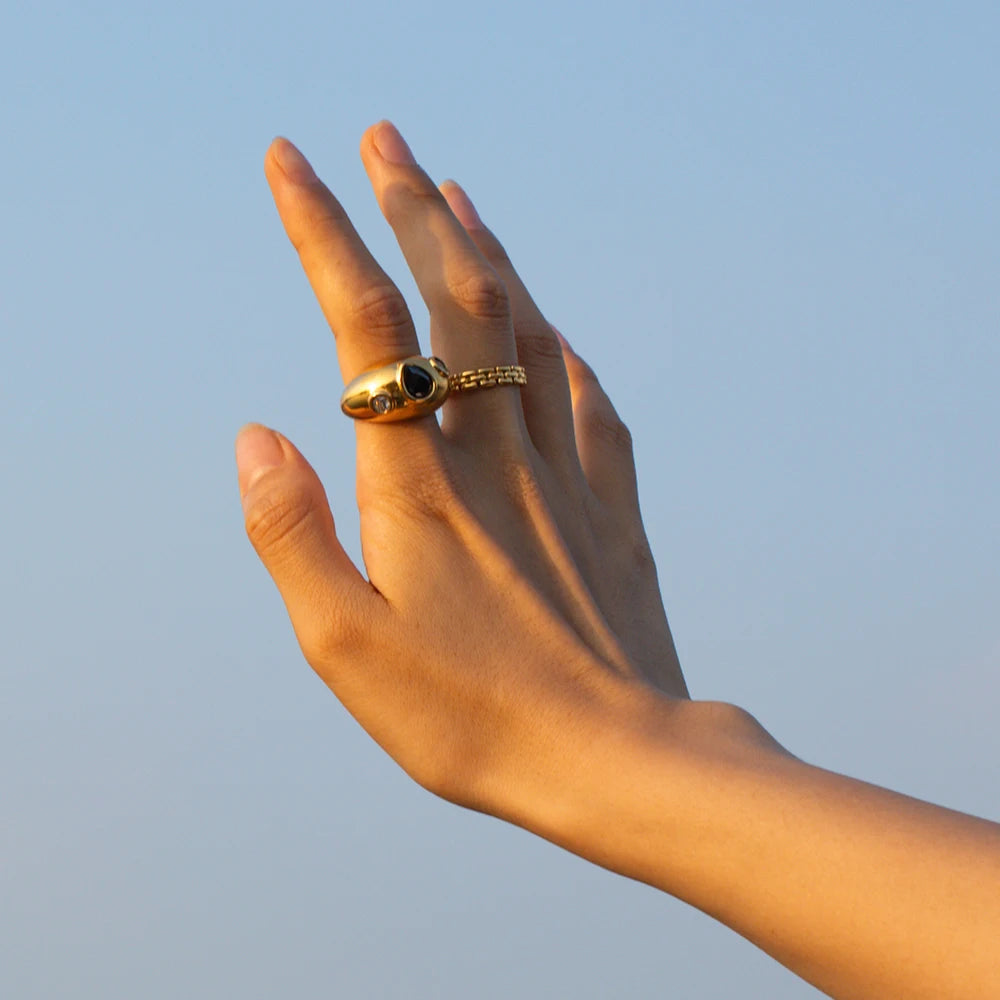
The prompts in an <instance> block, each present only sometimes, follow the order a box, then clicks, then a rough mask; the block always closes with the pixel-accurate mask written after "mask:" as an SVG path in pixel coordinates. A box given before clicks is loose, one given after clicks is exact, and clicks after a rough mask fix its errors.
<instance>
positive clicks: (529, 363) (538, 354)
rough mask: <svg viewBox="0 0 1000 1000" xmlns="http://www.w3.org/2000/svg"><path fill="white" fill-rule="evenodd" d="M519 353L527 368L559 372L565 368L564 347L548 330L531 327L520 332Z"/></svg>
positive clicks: (518, 340) (518, 333) (518, 336)
mask: <svg viewBox="0 0 1000 1000" xmlns="http://www.w3.org/2000/svg"><path fill="white" fill-rule="evenodd" d="M517 353H518V357H519V359H520V361H521V364H523V365H524V366H525V367H526V368H532V369H537V368H543V369H545V370H547V371H551V370H557V371H558V370H559V369H561V368H562V367H563V353H562V347H560V346H559V341H558V340H556V338H555V337H554V336H553V334H552V332H551V330H548V329H543V328H541V327H537V326H530V327H526V328H525V329H524V330H523V331H522V330H518V331H517Z"/></svg>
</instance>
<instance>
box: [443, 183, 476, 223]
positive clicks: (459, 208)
mask: <svg viewBox="0 0 1000 1000" xmlns="http://www.w3.org/2000/svg"><path fill="white" fill-rule="evenodd" d="M442 193H443V194H444V197H445V200H446V201H447V202H448V205H449V206H450V207H451V210H452V211H453V212H454V213H455V218H456V219H458V221H459V222H461V223H462V225H463V226H465V228H466V229H485V228H486V227H485V226H484V225H483V220H482V219H480V218H479V213H478V212H477V211H476V206H475V205H473V204H472V201H471V199H470V198H469V196H468V195H467V194H466V193H465V190H464V189H463V188H462V186H461V185H460V184H458V183H457V182H456V181H446V182H445V183H444V185H443V186H442Z"/></svg>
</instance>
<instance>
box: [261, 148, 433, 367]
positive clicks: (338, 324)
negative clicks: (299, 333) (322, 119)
mask: <svg viewBox="0 0 1000 1000" xmlns="http://www.w3.org/2000/svg"><path fill="white" fill-rule="evenodd" d="M264 172H265V174H266V175H267V181H268V184H270V186H271V194H272V195H273V196H274V203H275V205H276V206H277V209H278V214H279V215H280V216H281V221H282V223H283V224H284V226H285V232H286V233H287V234H288V238H289V239H290V240H291V242H292V245H293V246H294V247H295V249H296V250H297V251H298V254H299V259H300V260H301V262H302V268H303V270H304V271H305V272H306V277H307V278H308V279H309V283H310V284H311V285H312V289H313V292H314V293H315V295H316V298H317V300H318V301H319V304H320V308H321V309H322V310H323V315H324V316H325V317H326V320H327V322H328V323H329V324H330V327H331V329H332V330H333V333H334V336H335V338H336V340H337V357H338V359H339V361H340V371H341V374H342V375H343V378H344V381H345V382H349V381H350V380H351V379H353V378H354V377H355V376H356V375H358V374H360V373H361V372H363V371H365V370H366V369H368V368H373V367H375V366H376V365H381V364H385V363H387V362H389V361H395V360H396V359H398V358H404V357H408V356H409V355H413V354H419V353H420V346H419V344H418V342H417V334H416V330H415V329H414V326H413V319H412V318H411V316H410V311H409V309H408V308H407V306H406V302H405V300H404V299H403V296H402V295H401V294H400V292H399V289H397V288H396V286H395V285H394V284H393V283H392V281H391V279H390V278H389V276H388V275H387V274H386V273H385V271H383V270H382V268H381V267H380V266H379V264H378V262H377V261H376V260H375V258H374V257H372V255H371V253H370V252H369V250H368V248H367V247H366V246H365V245H364V243H363V242H362V240H361V237H360V236H358V233H357V231H356V230H355V228H354V226H353V225H352V224H351V220H350V219H349V218H348V217H347V213H346V212H345V211H344V209H343V208H342V206H341V204H340V202H338V201H337V199H336V198H335V197H334V196H333V194H331V192H330V190H329V188H327V186H326V185H325V184H324V183H323V182H322V181H321V180H320V179H319V177H317V176H316V173H315V171H314V170H313V168H312V167H311V166H310V164H309V161H308V160H307V159H306V158H305V157H304V156H303V155H302V154H301V153H300V152H299V151H298V149H296V148H295V146H294V145H293V144H292V143H290V142H289V141H288V140H287V139H281V138H279V139H275V140H274V142H272V143H271V146H270V148H269V149H268V151H267V155H266V156H265V158H264Z"/></svg>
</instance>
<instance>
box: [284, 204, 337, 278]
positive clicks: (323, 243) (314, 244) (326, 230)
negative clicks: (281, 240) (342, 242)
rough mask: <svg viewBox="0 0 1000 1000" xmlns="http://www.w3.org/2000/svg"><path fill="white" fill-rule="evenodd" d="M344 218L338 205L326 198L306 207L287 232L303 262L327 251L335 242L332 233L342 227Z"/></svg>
mask: <svg viewBox="0 0 1000 1000" xmlns="http://www.w3.org/2000/svg"><path fill="white" fill-rule="evenodd" d="M346 219H347V216H346V214H345V213H344V210H343V209H342V208H341V207H340V205H338V204H330V203H329V201H327V200H326V199H323V200H321V201H320V202H319V203H318V204H313V205H311V206H309V207H307V209H306V211H305V214H304V215H303V217H302V218H301V219H300V221H299V224H297V225H296V226H295V227H294V228H293V229H292V230H290V231H289V234H288V238H289V239H290V240H291V243H292V246H293V247H294V248H295V251H296V253H298V255H299V256H300V257H301V258H302V260H303V263H306V262H308V260H309V259H311V258H318V257H321V256H323V255H324V254H325V253H327V252H328V251H329V249H330V247H331V246H332V245H333V244H334V242H335V238H334V235H333V234H334V233H337V232H339V231H340V230H342V229H343V227H344V223H345V221H346Z"/></svg>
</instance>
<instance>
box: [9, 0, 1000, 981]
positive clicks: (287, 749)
mask: <svg viewBox="0 0 1000 1000" xmlns="http://www.w3.org/2000/svg"><path fill="white" fill-rule="evenodd" d="M998 50H1000V12H998V8H997V7H996V6H995V5H994V4H986V3H955V4H950V5H948V6H947V7H945V6H943V5H938V4H929V3H907V4H903V3H884V4H878V5H871V4H855V3H840V4H812V5H802V4H792V3H773V2H772V3H760V4H755V5H748V4H739V3H734V2H715V3H698V4H693V3H687V4H670V3H657V4H654V3H649V2H644V3H639V2H628V0H626V2H622V3H618V4H615V5H614V6H613V7H611V6H608V7H599V6H592V7H587V6H580V5H579V4H569V3H563V2H560V3H540V4H528V3H525V2H521V0H514V2H511V3H508V4H505V5H490V6H483V5H476V6H465V5H460V4H458V3H451V2H437V0H429V2H428V3H424V4H420V5H416V4H412V5H411V4H403V3H399V2H395V0H387V2H386V3H383V4H381V5H376V6H371V7H369V6H365V5H361V4H350V5H347V4H339V3H329V4H326V5H318V4H313V3H296V2H291V3H285V4H283V5H280V6H279V5H265V4H260V3H254V2H250V3H242V4H236V3H213V2H210V0H209V2H207V3H199V4H195V3H191V2H186V3H178V4H170V5H147V4H140V5H137V4H124V3H111V2H104V3H97V4H85V3H80V4H73V5H68V4H52V5H38V4H34V5H28V4H26V3H20V4H10V5H8V6H7V7H5V9H4V13H3V14H2V15H0V84H2V93H3V94H4V95H5V97H4V100H3V101H2V102H0V125H2V127H3V135H4V137H5V140H6V144H7V148H6V155H5V157H4V158H3V161H2V163H0V179H2V181H3V193H4V196H3V200H2V215H0V232H2V238H0V420H2V423H3V426H4V427H5V428H6V429H7V431H8V434H7V440H6V446H5V449H4V451H5V461H4V464H3V468H4V471H3V474H2V475H3V482H4V489H3V490H2V491H0V515H2V518H3V524H4V525H5V526H6V528H7V531H6V536H5V539H4V554H5V558H4V570H3V572H2V574H0V609H2V610H0V634H2V635H3V637H4V643H3V648H4V650H5V652H4V654H3V657H2V659H0V900H2V902H0V993H2V994H4V995H10V996H19V997H28V996H32V997H33V996H38V997H73V998H77V997H79V998H92V997H93V998H97V997H100V998H102V1000H105V998H110V997H126V996H127V997H134V996H142V997H144V998H146V1000H158V998H160V997H163V998H166V997H175V996H177V995H178V994H182V995H185V996H191V997H220V996H241V997H243V998H246V1000H254V998H258V997H259V998H265V997H276V996H282V997H292V996H294V997H313V996H317V997H318V996H324V997H327V996H365V997H367V996H371V997H386V998H389V997H399V998H403V997H424V996H426V997H432V996H433V997H441V998H446V1000H447V998H452V997H454V998H458V997H467V996H478V997H484V998H501V997H509V996H515V995H517V996H530V997H548V996H569V995H572V996H575V997H578V998H598V997H606V996H633V997H646V996H649V997H653V996H664V995H666V996H677V997H698V998H699V1000H711V998H716V997H718V998H720V1000H721V998H727V1000H728V998H731V997H733V996H735V995H737V994H738V995H741V996H767V997H770V998H774V1000H785V998H789V1000H791V998H800V997H808V996H814V995H817V994H816V993H815V991H814V990H812V989H811V988H810V987H807V986H805V985H804V984H802V983H800V982H799V981H797V980H796V979H794V977H792V976H791V975H790V974H788V973H786V972H784V971H783V970H781V969H780V968H779V967H777V966H775V965H774V964H773V963H772V962H771V961H770V960H769V959H767V958H766V957H764V956H761V955H760V954H759V953H757V952H756V951H755V950H754V949H753V948H752V947H751V946H749V945H747V944H745V943H744V942H742V941H740V940H739V939H738V938H736V937H735V936H734V935H732V934H730V933H729V932H728V931H726V930H725V929H724V928H721V927H719V926H717V925H716V924H714V923H713V922H712V921H711V920H709V919H708V918H705V917H703V916H701V915H700V914H698V913H696V912H695V911H693V910H690V909H688V908H687V907H685V906H684V905H683V904H680V903H678V902H676V901H674V900H671V899H669V898H666V897H664V896H661V895H658V894H657V893H655V892H654V891H652V890H650V889H648V888H645V887H642V886H638V885H635V884H632V883H629V882H626V881H624V880H621V879H617V878H615V877H613V876H611V875H609V874H607V873H605V872H602V871H599V870H597V869H594V868H591V867H588V866H587V865H586V864H585V863H583V862H581V861H578V860H577V859H575V858H572V857H570V856H568V855H566V854H563V853H561V852H560V851H558V850H556V849H555V848H552V847H551V846H549V845H547V844H544V843H542V842H540V841H536V840H533V839H532V838H530V837H529V836H528V835H526V834H524V833H522V832H521V831H518V830H513V829H509V828H506V827H503V826H502V825H500V824H499V823H497V822H495V821H492V820H489V819H487V818H484V817H481V816H477V815H473V814H469V813H464V812H461V811H460V810H457V809H455V808H454V807H452V806H450V805H447V804H445V803H441V802H438V801H435V800H433V799H431V798H430V797H429V796H427V795H426V794H425V793H423V792H421V791H420V789H418V788H416V787H414V786H411V785H410V784H409V782H408V780H407V779H406V778H405V776H403V775H402V774H401V773H400V772H399V771H398V769H397V768H396V767H395V765H394V764H392V762H391V761H389V760H388V759H386V758H384V756H382V755H381V752H380V751H379V750H378V748H377V747H375V746H374V745H373V744H370V743H369V741H368V740H367V739H366V737H365V736H364V734H363V733H361V732H360V731H359V730H358V729H357V727H356V725H355V724H354V723H353V721H352V720H351V719H350V718H349V717H348V716H347V715H346V713H345V712H344V711H343V710H342V709H341V708H340V707H339V706H338V705H337V704H336V702H335V701H334V699H333V698H332V697H331V696H330V695H329V694H328V693H327V692H326V690H325V689H324V688H323V686H322V685H321V684H320V682H319V681H318V680H316V679H315V678H314V677H313V675H312V674H311V672H310V671H309V669H308V668H307V667H306V665H305V664H304V662H303V661H302V660H301V658H300V656H299V654H298V651H297V648H296V646H295V643H294V640H293V637H292V635H291V631H290V628H289V626H288V624H287V621H286V619H285V617H284V612H283V608H282V606H281V603H280V601H279V599H278V597H277V594H276V593H275V592H274V591H273V588H272V586H271V584H270V581H269V580H268V579H267V577H266V574H265V573H264V571H263V570H262V569H261V568H260V566H259V565H258V564H257V561H256V557H255V556H254V554H253V552H252V551H251V549H250V547H249V545H248V544H247V543H246V540H245V538H244V535H243V527H242V520H241V515H240V508H239V503H238V496H237V493H236V487H235V475H234V469H233V462H232V453H231V444H232V438H233V436H234V434H235V432H236V430H237V428H238V427H239V426H240V425H241V424H242V423H243V422H245V421H247V420H252V419H253V420H261V421H264V422H267V423H270V424H272V425H274V426H276V427H278V428H280V429H281V430H283V431H284V432H285V433H287V434H288V435H289V436H290V437H291V438H292V439H293V440H294V441H296V443H297V444H298V445H299V446H300V447H301V448H302V449H303V451H304V452H305V453H306V454H307V455H308V456H309V457H310V458H311V459H312V460H313V462H314V464H315V465H316V466H317V468H318V469H319V471H320V473H321V475H322V476H323V477H324V480H325V482H326V485H327V489H328V492H329V494H330V498H331V502H332V504H333V507H334V510H335V513H336V514H337V518H338V525H339V528H340V531H341V534H342V536H343V537H344V538H345V540H347V542H348V543H349V548H350V550H351V551H352V552H353V553H354V554H355V556H357V555H358V545H357V542H356V533H357V524H356V512H355V505H354V499H353V474H352V473H351V472H350V467H351V462H352V459H353V445H352V432H351V428H350V427H349V426H347V421H346V420H344V419H343V418H342V417H341V416H340V414H339V411H338V405H337V404H338V398H339V393H340V384H339V378H338V374H337V370H336V366H335V358H334V348H333V341H332V337H330V336H329V333H328V331H327V330H326V329H325V327H324V324H323V321H322V317H321V316H320V314H319V310H318V308H317V307H316V305H315V304H314V302H313V301H312V298H311V295H310V293H309V290H308V287H307V285H306V282H305V280H304V278H303V277H302V275H301V274H300V273H299V270H298V265H297V262H296V261H295V259H294V254H293V253H292V251H291V249H290V248H289V247H288V245H287V242H286V240H285V238H284V235H283V233H282V232H281V228H280V225H279V223H278V220H277V217H276V214H275V212H274V210H273V206H272V205H271V202H270V198H269V195H268V192H267V190H266V186H265V184H264V180H263V173H262V169H261V161H262V157H263V153H264V150H265V149H266V147H267V145H268V143H269V141H270V139H271V137H272V136H273V135H275V134H278V133H281V134H285V135H288V136H289V137H291V138H292V139H293V140H295V141H296V142H297V143H298V144H299V145H300V146H301V147H302V149H303V150H304V151H305V152H306V153H307V155H309V156H310V158H311V159H312V161H313V163H314V164H315V166H316V167H317V169H318V170H319V172H320V173H321V174H322V175H323V176H324V178H325V179H326V180H327V181H328V183H329V184H330V186H331V187H332V188H333V190H334V191H335V192H336V193H337V195H338V196H339V197H340V198H341V199H342V201H343V203H344V204H345V206H346V207H347V209H348V211H349V212H350V213H351V215H352V218H353V219H354V220H355V222H356V225H357V226H358V228H359V230H360V231H361V233H362V235H363V236H364V237H365V238H366V240H367V241H368V243H369V245H370V246H371V248H372V250H373V252H374V253H375V254H376V256H378V257H379V259H380V260H382V261H383V262H384V264H385V265H386V267H387V268H388V270H389V271H390V273H391V274H392V275H393V276H394V277H396V278H397V280H398V281H399V283H400V285H401V287H403V288H404V290H405V291H406V292H407V293H408V295H409V296H410V298H411V301H412V302H414V304H415V306H416V305H419V303H418V300H417V297H416V295H415V294H414V293H413V285H412V282H410V280H409V278H408V276H407V275H406V272H405V267H404V265H403V262H402V257H401V255H400V253H399V251H398V250H397V248H396V247H395V245H394V243H393V240H392V237H391V233H390V232H389V230H388V227H387V226H385V224H384V223H383V221H382V219H381V217H380V215H379V214H378V210H377V207H376V205H375V203H374V200H373V199H372V197H371V195H370V192H369V190H368V188H367V182H366V179H365V176H364V173H363V171H362V169H361V165H360V162H359V159H358V156H357V143H358V139H359V138H360V135H361V132H362V131H363V129H364V128H365V127H366V126H367V125H369V124H370V123H372V122H373V121H376V120H378V119H379V118H381V117H390V118H392V119H393V120H394V121H395V122H396V123H397V124H398V125H399V127H400V128H401V129H402V131H403V133H404V134H405V135H406V137H407V139H408V140H409V142H410V144H411V146H412V147H413V149H414V152H415V153H416V155H417V156H418V158H419V159H420V160H421V161H422V162H423V163H424V164H425V166H426V167H427V168H428V169H429V171H430V172H431V173H432V174H433V175H434V176H436V177H438V178H439V179H444V178H445V177H449V176H452V177H455V178H456V179H457V180H459V181H460V182H461V183H462V184H463V185H464V186H465V187H466V188H467V189H468V191H469V193H470V195H471V196H472V198H473V199H474V200H475V202H476V204H477V207H478V208H479V210H480V212H481V214H482V215H483V217H484V219H485V220H486V222H487V223H488V224H489V225H491V226H492V227H493V228H494V229H495V230H496V232H497V233H498V234H499V235H500V236H501V238H502V239H503V240H504V242H505V243H506V245H507V248H508V250H509V251H510V253H511V255H512V256H513V258H514V260H515V262H516V263H517V265H518V267H519V269H520V271H521V272H522V274H523V275H524V277H525V278H526V280H527V282H528V284H529V287H530V288H531V289H532V290H533V292H534V293H535V296H536V298H537V300H538V301H539V303H540V305H541V306H542V307H543V309H545V310H546V312H547V314H548V315H549V316H550V318H551V319H552V320H553V321H554V322H556V323H557V325H559V326H560V328H561V329H563V330H564V331H565V332H566V333H567V335H568V336H569V337H570V338H571V339H572V340H573V342H574V344H575V345H576V346H577V347H578V349H579V350H580V351H581V352H582V353H584V354H585V355H586V356H587V357H588V358H589V360H590V361H591V362H592V363H593V364H594V366H595V367H596V368H597V369H598V371H599V372H600V373H601V374H602V376H603V378H604V381H605V383H606V385H607V387H608V389H609V391H610V392H611V394H612V396H613V398H614V399H615V400H616V402H617V403H618V405H619V408H620V410H621V411H622V413H623V415H624V416H625V417H626V419H627V420H628V422H629V423H630V426H631V427H632V430H633V432H634V435H635V438H636V449H637V457H638V462H639V475H640V486H641V490H642V497H643V506H644V511H645V515H646V520H647V526H648V529H649V533H650V536H651V539H652V541H653V545H654V551H655V553H656V555H657V559H658V565H659V568H660V576H661V580H662V583H663V588H664V593H665V597H666V603H667V608H668V612H669V614H670V617H671V621H672V624H673V627H674V631H675V635H676V639H677V645H678V648H679V651H680V655H681V661H682V663H683V665H684V667H685V672H686V674H687V677H688V681H689V685H690V687H691V690H692V693H693V694H694V695H695V696H696V697H706V698H708V697H711V698H722V699H725V700H729V701H734V702H737V703H739V704H742V705H744V706H745V707H747V708H749V709H750V710H751V711H753V712H755V714H757V715H758V717H759V718H760V719H761V720H762V721H763V722H764V724H765V725H767V726H768V727H769V728H770V729H771V730H772V731H773V732H774V733H775V735H776V736H777V737H778V738H779V739H780V740H782V741H783V742H785V743H786V745H788V746H789V747H790V748H791V749H792V750H793V751H794V752H796V753H797V754H799V755H800V756H802V757H804V758H806V759H808V760H812V761H814V762H816V763H819V764H822V765H824V766H828V767H830V768H832V769H835V770H843V771H846V772H848V773H851V774H855V775H857V776H860V777H865V778H867V779H869V780H872V781H875V782H878V783H882V784H887V785H890V786H892V787H895V788H898V789H900V790H902V791H905V792H908V793H910V794H913V795H917V796H921V797H925V798H930V799H932V800H935V801H939V802H943V803H945V804H947V805H950V806H953V807H956V808H960V809H966V810H969V811H972V812H976V813H978V814H981V815H986V816H990V817H992V818H994V819H996V818H998V817H1000V794H998V792H997V789H998V787H1000V784H998V782H997V778H996V761H997V759H998V757H1000V736H998V734H997V730H996V727H995V725H994V720H995V717H996V712H997V706H998V701H1000V684H998V668H1000V615H998V613H997V608H998V605H1000V573H998V569H997V567H998V565H1000V538H998V529H997V518H996V510H997V509H998V506H1000V505H998V498H1000V471H998V470H1000V463H998V461H997V452H998V448H997V441H998V425H1000V403H998V402H997V399H998V394H997V392H996V385H997V383H998V379H1000V292H998V288H1000V284H998V281H997V273H998V262H1000V236H998V234H1000V195H998V186H997V178H998V177H1000V143H998V129H997V110H996V109H997V107H1000V70H998V64H997V60H996V52H997V51H998ZM416 315H417V316H418V327H419V326H420V324H421V323H424V327H426V321H425V318H424V317H423V316H422V314H421V313H420V312H419V311H417V313H416Z"/></svg>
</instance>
